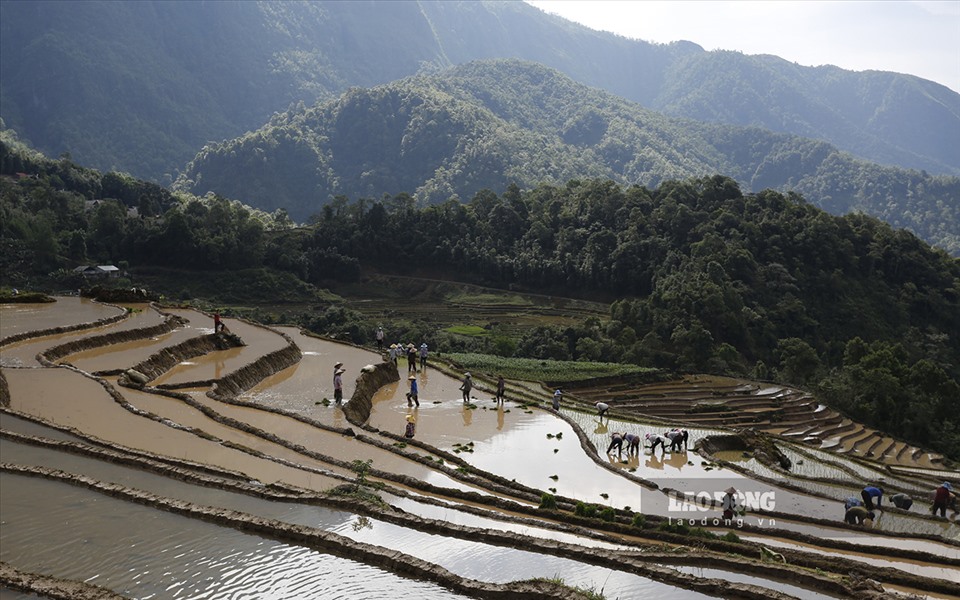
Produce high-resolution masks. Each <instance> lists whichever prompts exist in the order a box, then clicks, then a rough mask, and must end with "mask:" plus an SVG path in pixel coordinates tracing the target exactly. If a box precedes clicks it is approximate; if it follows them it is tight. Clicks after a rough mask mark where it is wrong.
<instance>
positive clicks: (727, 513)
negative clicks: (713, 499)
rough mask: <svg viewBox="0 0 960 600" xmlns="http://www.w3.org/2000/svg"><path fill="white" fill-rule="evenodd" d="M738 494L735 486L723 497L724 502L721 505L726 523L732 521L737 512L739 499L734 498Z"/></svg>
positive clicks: (727, 490)
mask: <svg viewBox="0 0 960 600" xmlns="http://www.w3.org/2000/svg"><path fill="white" fill-rule="evenodd" d="M736 493H737V489H736V488H734V487H733V486H731V487H728V488H727V489H726V490H724V494H725V495H724V496H723V501H722V502H721V503H720V507H721V508H722V509H723V519H724V520H725V521H729V520H730V519H732V518H733V515H734V513H735V512H736V510H737V497H736V496H734V494H736Z"/></svg>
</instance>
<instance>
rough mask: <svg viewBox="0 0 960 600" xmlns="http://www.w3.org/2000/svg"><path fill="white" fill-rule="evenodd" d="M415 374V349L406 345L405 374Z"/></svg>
mask: <svg viewBox="0 0 960 600" xmlns="http://www.w3.org/2000/svg"><path fill="white" fill-rule="evenodd" d="M411 371H412V372H414V373H416V372H417V347H416V346H414V345H413V344H407V373H410V372H411Z"/></svg>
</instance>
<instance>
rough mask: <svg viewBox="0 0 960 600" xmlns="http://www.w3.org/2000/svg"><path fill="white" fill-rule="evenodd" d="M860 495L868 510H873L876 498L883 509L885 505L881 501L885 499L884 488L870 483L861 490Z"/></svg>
mask: <svg viewBox="0 0 960 600" xmlns="http://www.w3.org/2000/svg"><path fill="white" fill-rule="evenodd" d="M860 497H861V498H863V506H864V507H866V509H867V510H873V508H874V507H873V499H874V498H876V499H877V508H878V509H880V510H883V507H882V506H880V503H881V502H882V501H883V488H880V487H877V486H875V485H868V486H867V487H865V488H863V491H862V492H860Z"/></svg>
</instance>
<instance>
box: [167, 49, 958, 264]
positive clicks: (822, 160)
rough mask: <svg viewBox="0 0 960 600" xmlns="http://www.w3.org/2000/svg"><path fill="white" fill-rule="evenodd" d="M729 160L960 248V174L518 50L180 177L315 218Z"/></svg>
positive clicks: (662, 174) (759, 178)
mask: <svg viewBox="0 0 960 600" xmlns="http://www.w3.org/2000/svg"><path fill="white" fill-rule="evenodd" d="M717 173H720V174H725V175H728V176H730V177H733V178H735V179H736V180H737V181H738V183H739V184H740V185H741V186H742V188H743V189H744V190H752V191H760V190H762V189H765V188H773V189H779V190H784V191H794V192H798V193H801V194H802V195H803V196H804V197H805V198H806V199H807V200H808V201H810V202H812V203H813V204H816V205H818V206H820V207H822V208H824V209H826V210H828V211H830V212H833V213H835V214H844V213H847V212H852V211H862V212H865V213H868V214H872V215H875V216H878V217H880V218H882V219H884V220H887V221H888V222H892V223H893V224H895V225H897V226H902V227H909V228H910V229H912V230H913V231H915V232H917V233H918V235H920V236H921V237H924V238H925V239H931V240H934V241H935V242H936V243H937V244H938V245H940V246H941V247H943V248H946V249H948V251H950V252H953V253H957V252H960V235H958V231H960V215H958V209H960V207H958V206H957V205H956V202H955V201H953V199H955V198H957V197H960V178H957V177H949V176H931V175H928V174H925V173H921V172H918V171H909V170H905V169H900V168H896V167H883V166H880V165H876V164H872V163H868V162H865V161H862V160H859V159H856V158H854V157H853V156H851V155H850V154H848V153H845V152H841V151H839V150H838V149H837V148H835V147H833V146H831V145H830V144H828V143H826V142H823V141H818V140H811V139H807V138H801V137H798V136H793V135H789V134H782V133H773V132H771V131H769V130H766V129H761V128H756V127H750V128H745V127H734V126H729V125H717V124H710V123H704V122H701V121H692V120H689V119H676V118H670V117H666V116H664V115H662V114H660V113H657V112H654V111H651V110H648V109H645V108H643V107H642V106H640V105H638V104H636V103H632V102H629V101H626V100H624V99H623V98H620V97H618V96H615V95H613V94H610V93H607V92H604V91H601V90H597V89H592V88H588V87H586V86H584V85H581V84H579V83H577V82H575V81H573V80H572V79H570V78H569V77H566V76H564V75H563V74H561V73H559V72H558V71H555V70H553V69H548V68H546V67H544V66H542V65H539V64H536V63H529V62H522V61H517V60H490V61H478V62H474V63H468V64H466V65H462V66H459V67H455V68H451V69H449V70H447V71H445V72H443V73H439V74H435V75H421V76H416V77H411V78H407V79H404V80H401V81H397V82H394V83H390V84H387V85H383V86H377V87H374V88H353V89H351V90H350V91H348V92H346V93H345V94H344V95H343V96H341V97H340V98H338V99H336V100H331V101H328V102H325V103H321V104H317V105H315V106H313V107H311V108H303V107H301V108H300V109H298V110H294V111H291V112H288V113H283V114H278V115H275V116H274V118H273V119H272V120H271V122H270V123H269V124H268V125H266V126H264V127H263V128H261V129H259V130H257V131H253V132H250V133H248V134H246V135H244V136H242V137H240V138H237V139H235V140H232V141H229V142H223V143H219V144H212V145H209V146H207V147H205V148H204V149H203V150H202V151H201V152H200V153H198V154H197V156H196V157H195V159H194V160H193V161H192V162H191V163H189V164H188V165H187V167H186V168H185V170H184V173H183V174H182V176H181V177H180V179H179V180H178V181H177V184H176V186H177V187H178V188H180V189H183V190H184V191H188V192H190V193H193V194H197V195H203V194H206V193H208V192H215V193H217V194H221V195H224V196H227V197H231V198H237V199H240V200H242V201H243V202H246V203H248V204H251V205H253V206H256V207H258V208H261V209H263V210H266V211H268V212H270V211H275V210H276V209H278V208H284V209H286V210H287V211H288V212H289V214H290V215H291V216H292V217H293V218H294V219H297V220H300V221H303V220H306V219H307V218H308V217H310V216H311V215H314V214H316V213H319V212H320V210H321V208H322V206H323V205H324V204H326V203H328V202H329V201H330V200H331V199H333V198H335V197H337V196H345V197H348V198H358V197H365V198H368V199H379V198H380V197H381V196H382V195H384V194H400V193H409V194H411V195H412V196H413V197H414V199H415V200H417V201H418V202H419V203H421V204H438V203H442V202H445V201H446V200H448V199H449V198H451V197H458V198H459V199H461V200H463V201H467V200H469V199H471V198H472V197H473V196H474V195H475V194H477V193H478V192H480V191H481V190H484V189H491V190H495V191H501V190H504V189H506V188H507V187H508V186H510V185H511V184H516V185H518V186H520V187H523V188H530V187H534V186H536V185H537V184H539V183H541V182H550V183H553V184H564V183H566V182H567V181H568V180H573V179H582V178H591V177H600V178H609V179H612V180H614V181H616V182H618V183H624V184H637V185H642V186H647V187H655V186H657V185H658V184H659V183H660V182H662V181H665V180H669V179H682V178H688V177H694V176H706V175H713V174H717ZM894 199H895V201H894Z"/></svg>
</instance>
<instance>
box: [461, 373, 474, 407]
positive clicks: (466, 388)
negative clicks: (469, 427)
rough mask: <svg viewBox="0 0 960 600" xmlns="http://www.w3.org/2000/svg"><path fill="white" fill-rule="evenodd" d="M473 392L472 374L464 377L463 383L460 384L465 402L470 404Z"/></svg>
mask: <svg viewBox="0 0 960 600" xmlns="http://www.w3.org/2000/svg"><path fill="white" fill-rule="evenodd" d="M471 390H473V379H472V378H471V377H470V373H465V374H464V376H463V383H462V384H460V391H461V392H463V402H464V403H468V402H470V391H471Z"/></svg>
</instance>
